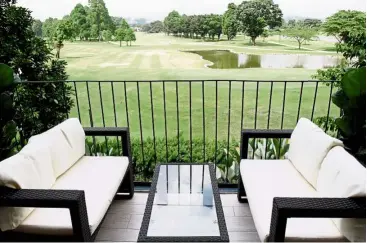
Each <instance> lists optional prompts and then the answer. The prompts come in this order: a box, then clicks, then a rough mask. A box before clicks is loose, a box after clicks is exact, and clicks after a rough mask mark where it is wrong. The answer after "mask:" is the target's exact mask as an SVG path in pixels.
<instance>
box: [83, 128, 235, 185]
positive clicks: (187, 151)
mask: <svg viewBox="0 0 367 243" xmlns="http://www.w3.org/2000/svg"><path fill="white" fill-rule="evenodd" d="M179 138H180V139H179V140H180V148H179V151H178V139H177V137H171V138H167V147H166V139H165V138H157V139H156V140H155V149H154V140H153V139H152V138H146V139H145V140H143V143H141V142H140V139H139V138H132V140H131V153H132V160H133V163H134V174H135V180H136V181H149V180H151V178H152V176H153V174H154V169H155V166H156V164H157V163H166V162H168V163H171V162H183V163H189V162H192V163H203V162H204V141H203V139H193V140H192V151H191V146H190V140H188V139H185V138H183V137H182V136H181V135H180V137H179ZM120 143H121V141H120V139H119V143H118V142H117V139H116V138H113V139H106V140H104V139H102V140H101V139H99V140H95V141H93V139H91V138H88V139H87V142H86V144H87V154H90V155H94V156H104V155H109V156H119V155H121V154H122V151H121V144H120ZM106 145H107V148H106ZM229 147H230V151H233V150H236V148H237V149H238V142H235V141H232V142H230V144H229ZM166 148H167V149H166ZM216 148H217V149H216ZM142 149H143V150H142ZM226 149H227V141H226V140H222V141H218V142H217V145H216V142H215V140H206V141H205V162H213V163H214V162H215V161H216V162H217V165H218V168H219V169H225V168H226V167H230V166H232V164H233V160H232V162H231V163H226V159H227V156H224V155H223V151H225V150H226ZM142 151H143V153H142ZM167 152H168V153H167ZM143 155H144V158H143ZM191 156H192V157H191ZM232 158H233V156H228V160H231V159H232ZM237 163H238V160H237V158H236V163H235V164H237ZM219 165H220V166H219ZM225 165H227V166H225ZM225 174H226V173H225ZM218 177H221V176H218ZM221 180H222V181H228V180H226V179H225V178H221Z"/></svg>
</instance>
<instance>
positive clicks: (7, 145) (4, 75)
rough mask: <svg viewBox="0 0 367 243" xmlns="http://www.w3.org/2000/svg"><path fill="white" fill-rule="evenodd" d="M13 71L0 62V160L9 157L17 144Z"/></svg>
mask: <svg viewBox="0 0 367 243" xmlns="http://www.w3.org/2000/svg"><path fill="white" fill-rule="evenodd" d="M14 85H15V81H14V73H13V70H12V69H11V68H10V67H9V66H8V65H5V64H2V63H0V110H1V113H0V161H2V160H4V159H6V158H8V157H10V156H11V155H12V154H13V152H14V149H15V147H16V145H17V143H16V136H17V125H16V123H15V121H14V115H15V109H14V104H13V97H14Z"/></svg>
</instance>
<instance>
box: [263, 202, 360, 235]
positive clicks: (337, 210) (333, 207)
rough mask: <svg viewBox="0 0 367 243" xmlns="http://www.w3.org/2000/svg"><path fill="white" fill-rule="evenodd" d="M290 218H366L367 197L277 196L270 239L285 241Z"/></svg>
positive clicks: (274, 203)
mask: <svg viewBox="0 0 367 243" xmlns="http://www.w3.org/2000/svg"><path fill="white" fill-rule="evenodd" d="M288 218H366V198H365V197H363V198H294V197H275V198H274V199H273V210H272V215H271V223H270V232H269V241H270V242H272V241H276V242H279V241H284V239H285V232H286V226H287V219H288Z"/></svg>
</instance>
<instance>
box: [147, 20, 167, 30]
mask: <svg viewBox="0 0 367 243" xmlns="http://www.w3.org/2000/svg"><path fill="white" fill-rule="evenodd" d="M142 31H144V32H148V33H160V32H164V26H163V22H162V21H159V20H157V21H153V22H151V23H149V24H144V25H143V27H142Z"/></svg>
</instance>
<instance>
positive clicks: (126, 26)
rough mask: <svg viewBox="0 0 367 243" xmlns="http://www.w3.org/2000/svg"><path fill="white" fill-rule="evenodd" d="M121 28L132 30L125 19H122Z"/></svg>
mask: <svg viewBox="0 0 367 243" xmlns="http://www.w3.org/2000/svg"><path fill="white" fill-rule="evenodd" d="M120 28H122V29H124V30H125V29H129V28H130V25H129V24H128V23H127V21H126V20H125V19H124V18H121V23H120Z"/></svg>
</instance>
